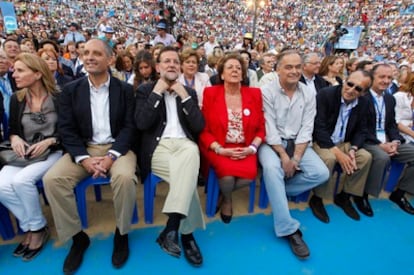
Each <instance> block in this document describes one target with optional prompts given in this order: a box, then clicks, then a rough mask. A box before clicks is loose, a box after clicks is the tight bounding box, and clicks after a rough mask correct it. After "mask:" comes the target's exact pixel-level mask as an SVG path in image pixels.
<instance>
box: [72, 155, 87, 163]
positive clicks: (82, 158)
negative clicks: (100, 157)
mask: <svg viewBox="0 0 414 275" xmlns="http://www.w3.org/2000/svg"><path fill="white" fill-rule="evenodd" d="M89 157H90V156H88V155H83V156H76V157H75V162H76V163H77V164H80V162H81V161H82V160H84V159H87V158H89Z"/></svg>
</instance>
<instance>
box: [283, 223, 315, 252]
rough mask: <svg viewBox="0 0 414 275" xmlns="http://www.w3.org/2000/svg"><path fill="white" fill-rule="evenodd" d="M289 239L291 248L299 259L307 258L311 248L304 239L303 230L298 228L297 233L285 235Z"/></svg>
mask: <svg viewBox="0 0 414 275" xmlns="http://www.w3.org/2000/svg"><path fill="white" fill-rule="evenodd" d="M285 238H286V239H287V240H288V241H289V245H290V248H291V249H292V252H293V254H295V255H296V257H298V258H299V259H306V258H307V257H309V255H310V252H309V248H308V246H307V245H306V243H305V241H304V240H303V239H302V232H301V231H300V230H299V229H298V230H297V231H296V232H295V233H293V234H291V235H289V236H286V237H285Z"/></svg>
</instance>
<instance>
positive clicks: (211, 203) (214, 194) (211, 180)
mask: <svg viewBox="0 0 414 275" xmlns="http://www.w3.org/2000/svg"><path fill="white" fill-rule="evenodd" d="M207 185H208V187H207V200H206V215H207V217H209V218H212V217H214V216H215V214H216V208H217V200H218V195H219V189H220V187H219V183H218V179H217V176H216V173H215V172H214V170H213V169H210V171H209V174H208V180H207Z"/></svg>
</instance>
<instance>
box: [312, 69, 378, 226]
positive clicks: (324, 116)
mask: <svg viewBox="0 0 414 275" xmlns="http://www.w3.org/2000/svg"><path fill="white" fill-rule="evenodd" d="M371 83H372V79H371V75H370V74H369V73H368V72H365V71H356V72H353V73H351V74H350V75H349V77H348V79H347V80H346V82H345V83H344V84H343V85H338V86H332V87H328V88H325V89H322V90H321V91H320V92H319V93H318V94H317V96H316V102H317V112H316V118H315V127H314V131H313V141H314V144H313V149H314V150H315V152H316V153H317V154H318V155H319V157H320V158H321V159H322V160H323V161H324V162H325V164H326V166H327V167H328V169H329V171H331V177H330V179H329V180H328V181H327V182H325V183H324V184H322V185H319V186H317V187H316V188H314V189H313V193H314V195H313V196H312V198H311V199H310V201H309V206H310V208H311V210H312V213H313V214H314V215H315V216H316V217H317V218H318V219H319V220H320V221H322V222H325V223H329V216H328V213H327V212H326V210H325V207H324V205H323V201H322V199H331V198H332V195H334V203H335V204H336V205H338V206H339V207H341V208H342V209H343V210H344V212H345V214H346V215H348V216H349V217H350V218H352V219H354V220H359V219H360V217H359V214H358V212H357V211H356V210H355V209H354V207H353V206H352V203H351V200H350V197H351V195H352V196H356V197H361V196H362V195H363V193H364V187H365V182H366V179H367V177H368V173H369V169H370V166H371V155H370V154H369V153H368V152H367V151H366V150H364V149H362V146H363V144H364V141H365V136H366V132H365V131H366V127H367V126H366V110H367V108H368V100H367V99H366V98H364V97H361V95H362V93H363V92H364V91H365V90H368V89H369V87H370V85H371ZM337 163H338V164H339V165H340V167H341V168H342V173H341V178H340V183H339V186H338V187H337V188H335V178H334V177H333V176H332V174H333V170H334V167H335V165H336V164H337ZM335 189H336V190H337V192H336V194H334V192H335V191H334V190H335Z"/></svg>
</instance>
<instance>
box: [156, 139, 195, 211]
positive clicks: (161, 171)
mask: <svg viewBox="0 0 414 275" xmlns="http://www.w3.org/2000/svg"><path fill="white" fill-rule="evenodd" d="M199 167H200V153H199V150H198V146H197V144H195V143H194V142H192V141H190V140H188V139H164V140H162V141H161V142H160V143H159V144H158V146H157V148H156V149H155V151H154V154H153V157H152V162H151V169H152V172H153V173H154V174H155V175H157V176H159V177H161V178H162V179H164V180H165V181H166V182H168V183H169V185H170V189H169V192H168V195H167V198H166V200H165V204H164V207H163V210H162V212H163V213H180V214H182V215H184V216H187V214H188V210H189V208H190V204H191V200H192V199H193V194H194V192H195V191H196V190H197V177H198V169H199Z"/></svg>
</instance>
